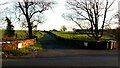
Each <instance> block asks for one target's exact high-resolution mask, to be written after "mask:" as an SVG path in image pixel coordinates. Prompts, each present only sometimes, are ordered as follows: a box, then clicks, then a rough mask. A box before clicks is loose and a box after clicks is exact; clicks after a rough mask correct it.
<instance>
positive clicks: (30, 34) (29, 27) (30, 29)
mask: <svg viewBox="0 0 120 68" xmlns="http://www.w3.org/2000/svg"><path fill="white" fill-rule="evenodd" d="M28 33H29V38H32V26H28Z"/></svg>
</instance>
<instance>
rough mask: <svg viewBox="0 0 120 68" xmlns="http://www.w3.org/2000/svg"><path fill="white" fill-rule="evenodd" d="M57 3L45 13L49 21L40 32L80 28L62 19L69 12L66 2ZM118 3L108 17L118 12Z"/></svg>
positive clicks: (41, 27) (17, 27) (116, 2)
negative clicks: (64, 27)
mask: <svg viewBox="0 0 120 68" xmlns="http://www.w3.org/2000/svg"><path fill="white" fill-rule="evenodd" d="M6 1H7V0H6ZM8 1H10V0H8ZM56 1H57V2H58V4H57V5H56V7H55V8H54V9H52V10H48V11H45V12H44V14H45V16H46V18H47V20H46V21H45V22H44V23H43V24H40V25H38V29H39V30H51V29H57V30H60V28H61V26H63V25H65V26H66V27H67V29H68V30H71V29H72V28H79V27H78V26H77V25H76V24H75V23H72V22H70V21H67V20H65V19H64V18H63V17H62V14H63V13H65V12H66V11H67V10H66V7H65V1H66V0H56ZM118 1H119V0H116V1H115V3H114V4H113V5H112V7H111V9H113V11H112V12H109V13H108V15H109V16H108V15H107V17H111V16H112V15H113V14H114V13H116V12H117V11H118ZM11 2H12V1H11ZM7 6H9V5H7ZM1 8H3V7H0V9H1ZM14 26H15V29H21V28H20V25H19V24H18V23H16V24H14ZM114 26H115V25H114Z"/></svg>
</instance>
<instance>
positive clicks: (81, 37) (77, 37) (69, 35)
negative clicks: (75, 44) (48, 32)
mask: <svg viewBox="0 0 120 68" xmlns="http://www.w3.org/2000/svg"><path fill="white" fill-rule="evenodd" d="M52 33H54V34H55V35H57V36H59V37H62V38H65V39H75V40H83V41H95V39H94V38H89V37H88V36H87V34H79V33H73V32H55V31H54V32H52ZM108 39H112V38H111V37H110V36H108V35H103V37H102V38H101V39H100V40H108Z"/></svg>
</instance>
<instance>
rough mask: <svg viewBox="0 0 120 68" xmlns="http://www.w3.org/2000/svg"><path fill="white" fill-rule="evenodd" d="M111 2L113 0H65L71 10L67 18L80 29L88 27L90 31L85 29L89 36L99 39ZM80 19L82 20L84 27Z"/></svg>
mask: <svg viewBox="0 0 120 68" xmlns="http://www.w3.org/2000/svg"><path fill="white" fill-rule="evenodd" d="M113 3H114V1H111V2H110V1H108V0H67V6H68V7H69V8H70V9H71V10H73V14H72V15H71V16H70V15H69V18H70V19H71V20H72V21H73V22H75V23H76V24H77V25H78V26H79V27H80V28H81V29H84V28H86V29H89V31H91V33H87V31H86V33H87V35H88V36H89V37H91V38H95V39H96V40H99V39H100V38H101V37H102V36H103V30H104V25H105V23H106V15H107V12H108V11H109V8H110V7H111V5H112V4H113ZM101 20H102V21H101ZM81 21H83V22H84V27H83V25H82V24H81ZM85 23H87V24H88V25H87V26H88V27H87V26H86V25H85ZM100 23H101V24H100ZM100 25H101V27H99V26H100Z"/></svg>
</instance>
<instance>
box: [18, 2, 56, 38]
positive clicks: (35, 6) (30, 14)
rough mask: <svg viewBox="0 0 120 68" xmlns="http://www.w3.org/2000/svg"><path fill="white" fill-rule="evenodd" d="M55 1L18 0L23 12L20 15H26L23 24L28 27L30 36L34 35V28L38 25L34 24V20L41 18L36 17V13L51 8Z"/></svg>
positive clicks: (38, 13)
mask: <svg viewBox="0 0 120 68" xmlns="http://www.w3.org/2000/svg"><path fill="white" fill-rule="evenodd" d="M52 4H54V3H53V1H48V0H39V1H37V2H29V0H23V2H18V6H17V7H18V8H19V10H20V12H21V13H22V14H20V15H19V17H22V16H24V17H25V20H26V21H25V22H23V25H25V26H26V27H27V28H28V34H29V38H31V37H32V29H33V28H35V27H37V25H34V22H35V21H37V22H39V23H41V21H39V19H35V18H36V15H37V16H38V15H40V14H42V13H43V12H44V11H46V10H48V9H49V8H51V7H52V6H51V5H52Z"/></svg>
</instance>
